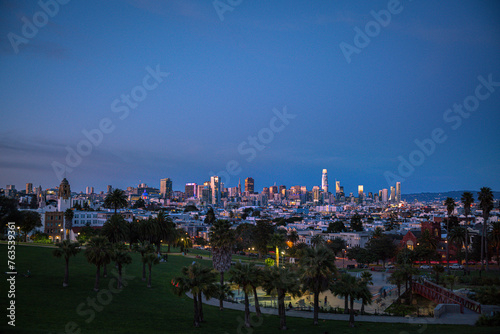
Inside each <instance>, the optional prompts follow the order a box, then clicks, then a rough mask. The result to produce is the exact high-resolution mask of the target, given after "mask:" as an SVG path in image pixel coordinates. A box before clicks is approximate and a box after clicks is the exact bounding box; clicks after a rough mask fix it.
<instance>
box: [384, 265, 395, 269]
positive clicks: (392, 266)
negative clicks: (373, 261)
mask: <svg viewBox="0 0 500 334" xmlns="http://www.w3.org/2000/svg"><path fill="white" fill-rule="evenodd" d="M385 267H386V268H387V269H394V268H396V267H394V265H393V264H389V265H387V266H385Z"/></svg>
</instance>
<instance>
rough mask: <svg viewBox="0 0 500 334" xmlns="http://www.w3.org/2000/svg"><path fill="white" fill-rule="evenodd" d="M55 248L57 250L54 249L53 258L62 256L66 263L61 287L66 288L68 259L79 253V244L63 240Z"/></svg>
mask: <svg viewBox="0 0 500 334" xmlns="http://www.w3.org/2000/svg"><path fill="white" fill-rule="evenodd" d="M57 247H58V248H57V249H54V256H55V257H62V256H64V260H65V261H66V268H65V270H64V281H63V287H67V286H68V280H69V258H70V257H72V256H76V254H78V253H79V252H80V250H81V249H80V244H79V243H78V242H71V241H70V240H63V242H60V243H58V244H57Z"/></svg>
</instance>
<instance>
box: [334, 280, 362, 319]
mask: <svg viewBox="0 0 500 334" xmlns="http://www.w3.org/2000/svg"><path fill="white" fill-rule="evenodd" d="M359 283H360V282H359V281H358V280H356V277H354V276H352V275H349V274H347V273H345V274H342V276H341V278H340V282H338V283H336V284H338V285H339V290H337V293H338V292H339V291H341V292H342V293H343V294H344V295H345V296H346V299H347V298H349V297H350V298H351V303H350V308H349V307H347V309H348V310H349V325H350V326H351V327H354V299H358V298H359V297H360V291H359ZM344 313H346V312H345V310H344Z"/></svg>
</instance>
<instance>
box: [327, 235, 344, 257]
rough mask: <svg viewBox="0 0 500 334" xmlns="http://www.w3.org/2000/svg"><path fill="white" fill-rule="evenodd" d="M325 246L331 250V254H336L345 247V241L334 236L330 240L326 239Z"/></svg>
mask: <svg viewBox="0 0 500 334" xmlns="http://www.w3.org/2000/svg"><path fill="white" fill-rule="evenodd" d="M326 246H327V247H328V248H329V249H330V250H331V251H332V252H333V254H335V255H337V254H339V253H340V252H342V250H343V249H345V248H346V242H345V241H344V239H342V238H339V237H335V238H333V239H332V240H328V241H327V243H326Z"/></svg>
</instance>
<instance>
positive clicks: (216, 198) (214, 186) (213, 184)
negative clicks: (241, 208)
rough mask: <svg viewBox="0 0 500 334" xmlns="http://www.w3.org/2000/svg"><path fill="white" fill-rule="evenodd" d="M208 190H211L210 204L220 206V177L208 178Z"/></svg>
mask: <svg viewBox="0 0 500 334" xmlns="http://www.w3.org/2000/svg"><path fill="white" fill-rule="evenodd" d="M210 188H211V190H212V204H213V205H216V206H218V205H219V204H220V177H218V176H212V177H211V178H210Z"/></svg>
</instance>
